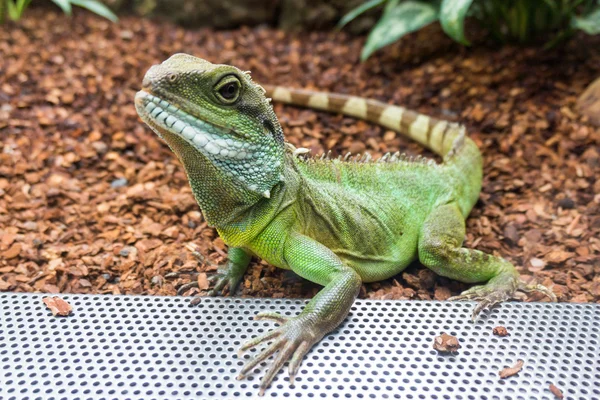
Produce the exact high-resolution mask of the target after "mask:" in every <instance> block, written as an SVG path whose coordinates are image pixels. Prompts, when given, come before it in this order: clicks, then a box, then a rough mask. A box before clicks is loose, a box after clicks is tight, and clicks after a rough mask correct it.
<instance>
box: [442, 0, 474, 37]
mask: <svg viewBox="0 0 600 400" xmlns="http://www.w3.org/2000/svg"><path fill="white" fill-rule="evenodd" d="M471 3H473V0H442V4H441V6H440V24H441V25H442V29H443V30H444V32H446V34H447V35H448V36H450V37H451V38H452V39H454V40H456V41H457V42H458V43H461V44H464V45H466V46H468V45H469V44H470V43H469V41H468V40H467V39H466V38H465V18H466V16H467V12H468V11H469V7H470V6H471Z"/></svg>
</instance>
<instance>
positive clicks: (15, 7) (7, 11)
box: [0, 0, 118, 23]
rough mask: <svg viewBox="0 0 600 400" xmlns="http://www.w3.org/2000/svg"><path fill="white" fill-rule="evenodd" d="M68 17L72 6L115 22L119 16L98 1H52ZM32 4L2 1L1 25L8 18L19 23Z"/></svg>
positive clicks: (27, 1)
mask: <svg viewBox="0 0 600 400" xmlns="http://www.w3.org/2000/svg"><path fill="white" fill-rule="evenodd" d="M52 2H53V3H54V4H56V5H57V6H59V7H60V8H61V9H62V10H63V12H64V13H65V14H67V15H71V12H72V6H77V7H81V8H85V9H87V10H89V11H91V12H93V13H94V14H97V15H99V16H101V17H104V18H106V19H109V20H111V21H113V22H116V21H117V20H118V18H117V16H116V15H115V14H114V13H113V12H112V11H111V10H110V9H109V8H108V7H106V6H105V5H104V4H102V3H101V2H100V1H98V0H52ZM30 3H31V0H0V23H3V22H4V21H5V19H6V17H8V19H10V20H11V21H18V20H20V19H21V17H22V16H23V13H24V12H25V10H26V9H27V7H28V6H29V4H30Z"/></svg>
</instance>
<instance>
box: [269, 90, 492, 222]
mask: <svg viewBox="0 0 600 400" xmlns="http://www.w3.org/2000/svg"><path fill="white" fill-rule="evenodd" d="M263 87H264V88H265V90H266V91H267V93H266V96H267V97H271V98H272V99H273V100H275V101H278V102H281V103H286V104H293V105H296V106H300V107H308V108H313V109H317V110H323V111H329V112H334V113H341V114H344V115H348V116H351V117H356V118H360V119H363V120H365V121H369V122H373V123H375V124H379V125H381V126H384V127H386V128H388V129H391V130H394V131H396V132H398V133H400V134H401V135H403V136H406V137H409V138H411V139H413V140H415V141H417V142H419V143H420V144H422V145H423V146H425V147H427V148H428V149H430V150H431V151H433V152H434V153H436V154H438V155H440V156H442V158H443V160H444V164H445V165H446V166H447V167H448V168H449V169H451V170H453V172H455V174H454V175H455V176H457V177H458V179H459V180H460V181H461V182H460V183H461V188H462V189H463V191H464V193H463V194H464V196H461V197H463V200H464V201H463V202H461V203H463V204H461V208H462V209H463V211H464V212H466V213H465V215H466V214H468V212H469V211H470V209H471V207H472V206H473V205H474V204H475V202H476V201H477V198H478V197H479V192H480V190H481V180H482V159H481V153H480V152H479V148H478V147H477V145H476V144H475V142H473V141H472V140H471V139H469V138H468V137H467V136H466V132H465V128H464V126H462V125H459V124H456V123H453V122H448V121H444V120H440V119H437V118H433V117H429V116H427V115H423V114H419V113H417V112H415V111H411V110H407V109H406V108H403V107H399V106H395V105H390V104H386V103H383V102H381V101H377V100H372V99H365V98H362V97H357V96H349V95H344V94H338V93H325V92H316V91H311V90H304V89H292V88H286V87H281V86H271V85H263ZM463 206H464V207H463Z"/></svg>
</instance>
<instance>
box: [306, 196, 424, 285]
mask: <svg viewBox="0 0 600 400" xmlns="http://www.w3.org/2000/svg"><path fill="white" fill-rule="evenodd" d="M322 195H323V196H324V198H321V199H318V200H317V199H315V198H311V199H307V201H305V202H304V204H305V205H304V207H303V208H304V210H303V215H304V218H305V219H306V220H305V221H304V222H305V223H304V229H303V231H304V232H303V233H304V234H305V235H307V236H310V237H312V238H313V239H315V240H317V241H319V242H320V243H321V244H323V245H325V246H327V247H328V248H329V249H330V250H332V251H333V252H334V253H335V254H336V255H337V256H338V257H340V258H341V259H342V261H344V262H345V263H346V265H348V266H350V267H351V268H352V269H354V270H355V271H356V272H357V273H358V274H359V275H360V276H361V278H362V280H363V282H374V281H378V280H382V279H387V278H389V277H391V276H394V275H396V274H398V273H399V272H401V271H402V270H403V269H404V268H406V267H407V266H408V265H409V264H410V263H411V262H412V261H413V260H415V259H416V258H417V239H418V229H419V227H420V226H421V223H420V221H416V220H413V219H414V213H409V212H405V211H404V210H403V209H402V208H403V207H402V205H401V204H400V203H399V202H397V201H394V199H393V198H381V199H379V200H380V201H373V198H372V197H370V196H365V195H363V194H360V193H352V192H346V193H343V194H340V193H339V192H336V193H329V194H323V193H322ZM418 214H419V213H417V215H418Z"/></svg>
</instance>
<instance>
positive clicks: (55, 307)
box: [42, 296, 73, 317]
mask: <svg viewBox="0 0 600 400" xmlns="http://www.w3.org/2000/svg"><path fill="white" fill-rule="evenodd" d="M42 301H43V302H44V304H45V305H46V307H48V308H49V309H50V311H52V315H54V316H57V315H58V316H61V317H66V316H68V315H70V314H71V312H72V311H73V307H71V305H70V304H69V303H67V302H66V301H64V300H63V299H61V298H60V297H56V296H55V297H44V298H43V299H42Z"/></svg>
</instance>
